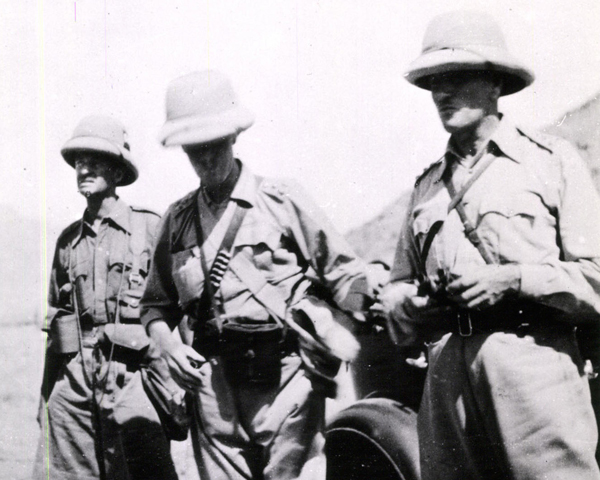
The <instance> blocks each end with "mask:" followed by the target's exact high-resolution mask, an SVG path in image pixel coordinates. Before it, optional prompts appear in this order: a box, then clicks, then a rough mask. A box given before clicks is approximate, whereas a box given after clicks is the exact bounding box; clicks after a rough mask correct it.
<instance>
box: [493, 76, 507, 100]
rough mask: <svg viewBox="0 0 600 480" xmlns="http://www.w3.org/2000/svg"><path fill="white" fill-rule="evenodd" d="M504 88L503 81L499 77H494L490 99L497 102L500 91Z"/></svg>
mask: <svg viewBox="0 0 600 480" xmlns="http://www.w3.org/2000/svg"><path fill="white" fill-rule="evenodd" d="M503 88H504V79H503V78H502V77H501V76H500V75H497V76H494V87H493V88H492V99H493V100H495V101H498V99H499V98H500V96H501V95H502V89H503Z"/></svg>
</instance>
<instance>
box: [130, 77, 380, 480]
mask: <svg viewBox="0 0 600 480" xmlns="http://www.w3.org/2000/svg"><path fill="white" fill-rule="evenodd" d="M252 123H253V117H252V115H251V114H250V113H249V112H248V111H247V110H246V109H245V108H243V107H242V106H241V105H240V104H239V102H238V99H237V97H236V95H235V94H234V92H233V90H232V88H231V85H230V83H229V80H228V79H227V78H225V77H224V76H223V75H222V74H220V73H218V72H216V71H203V72H197V73H191V74H189V75H186V76H183V77H181V78H178V79H176V80H174V81H173V82H172V83H171V84H170V85H169V89H168V92H167V122H166V123H165V125H164V127H163V130H162V132H161V139H162V143H163V144H164V145H166V146H181V147H182V148H183V150H184V152H185V153H186V155H187V156H188V158H189V160H190V162H191V164H192V167H193V168H194V170H195V172H196V174H197V175H198V177H199V178H200V188H199V189H198V190H195V191H193V192H191V193H190V194H188V195H187V196H185V197H184V198H182V199H181V200H179V201H177V202H175V203H174V204H173V205H171V207H170V208H169V210H168V211H167V213H166V214H165V217H164V218H163V220H162V224H161V225H162V228H161V230H160V233H159V236H158V240H157V245H156V251H155V255H154V258H153V262H152V268H151V271H150V276H149V279H148V285H147V288H146V291H145V293H144V297H143V299H142V308H143V310H142V322H143V323H144V324H145V325H146V326H147V329H148V332H149V334H150V336H151V337H152V338H153V339H154V340H155V341H156V342H157V344H158V345H159V346H160V347H161V349H162V354H163V357H164V358H165V360H166V361H167V363H168V365H169V367H170V369H171V373H172V376H173V378H174V380H175V381H176V382H177V383H179V385H180V386H181V387H183V388H185V389H186V390H187V391H188V392H190V394H191V395H192V397H193V402H192V408H193V414H194V425H193V427H192V440H193V446H194V455H195V465H196V466H197V469H198V473H199V476H200V478H202V479H204V480H209V479H210V480H215V479H219V480H221V479H223V480H224V479H229V480H231V479H240V480H241V479H248V480H249V479H257V480H258V479H261V480H263V479H265V480H268V479H270V480H275V479H277V480H286V479H288V480H291V479H306V480H307V479H324V478H325V462H324V456H323V443H324V438H323V428H324V407H325V395H327V394H328V393H329V394H330V393H331V392H327V390H329V388H330V387H331V380H330V377H331V376H332V375H334V374H335V372H336V366H339V362H338V363H337V364H336V360H338V361H339V359H340V358H343V359H346V360H349V359H350V358H351V357H352V355H353V354H355V353H356V351H355V347H356V341H355V340H354V339H353V337H352V336H349V334H348V332H347V331H346V330H343V329H340V327H339V324H338V323H336V321H335V320H334V318H333V317H337V316H338V314H339V311H338V310H336V309H334V308H331V307H330V306H329V304H328V303H326V302H324V301H323V300H321V299H319V298H318V297H317V296H316V295H315V294H314V291H315V290H318V289H323V290H325V291H327V293H328V294H329V300H330V301H331V302H334V303H335V304H336V306H337V307H339V308H341V309H344V310H347V311H360V310H362V308H363V303H364V302H365V299H366V296H367V294H368V292H367V284H366V277H365V265H364V263H363V262H362V261H360V260H359V259H358V258H357V257H356V256H355V255H354V253H353V252H352V251H351V249H350V247H349V246H348V245H347V244H346V242H345V241H344V239H343V238H342V237H341V236H340V235H338V234H337V233H336V232H335V231H334V229H333V228H332V227H331V225H330V224H329V222H328V221H327V220H326V219H325V218H324V216H323V215H322V213H321V212H320V210H319V209H318V208H317V207H316V205H314V204H313V203H312V202H311V201H310V200H309V198H308V197H307V196H306V194H305V193H304V192H303V191H302V190H300V189H299V188H298V187H297V186H296V185H295V184H294V183H293V182H284V181H279V180H268V179H262V178H260V177H257V176H255V175H254V174H253V173H252V172H251V171H250V170H249V168H248V167H247V166H246V165H245V164H243V163H241V162H240V161H239V160H237V159H236V158H235V157H234V154H233V144H234V143H235V141H236V138H237V135H238V134H239V133H240V132H242V131H244V130H246V129H247V128H248V127H250V126H251V125H252ZM310 278H312V280H313V281H314V284H313V281H311V279H310ZM207 279H208V280H207ZM184 315H186V316H185V317H184ZM176 326H179V327H180V329H183V330H184V331H186V330H187V331H188V332H189V331H190V330H191V333H192V336H193V338H189V340H188V343H189V345H193V348H192V347H191V346H189V345H182V344H181V343H177V342H175V341H174V340H173V338H172V336H171V330H172V329H174V328H175V327H176ZM188 327H189V328H188ZM309 333H311V334H312V335H309ZM299 344H300V345H301V346H300V347H299ZM332 354H336V355H337V358H336V356H335V355H332Z"/></svg>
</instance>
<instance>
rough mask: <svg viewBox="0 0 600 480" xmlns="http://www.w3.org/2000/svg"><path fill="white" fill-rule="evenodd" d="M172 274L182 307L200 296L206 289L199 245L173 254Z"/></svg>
mask: <svg viewBox="0 0 600 480" xmlns="http://www.w3.org/2000/svg"><path fill="white" fill-rule="evenodd" d="M172 275H173V282H174V283H175V288H177V294H178V295H179V304H180V305H181V306H182V307H184V308H185V307H186V306H187V305H189V303H190V302H192V301H194V300H198V299H199V298H200V296H201V295H202V291H203V290H204V273H203V272H202V264H201V263H200V249H199V248H198V247H197V246H195V247H193V248H188V249H186V250H182V251H180V252H177V253H173V254H172Z"/></svg>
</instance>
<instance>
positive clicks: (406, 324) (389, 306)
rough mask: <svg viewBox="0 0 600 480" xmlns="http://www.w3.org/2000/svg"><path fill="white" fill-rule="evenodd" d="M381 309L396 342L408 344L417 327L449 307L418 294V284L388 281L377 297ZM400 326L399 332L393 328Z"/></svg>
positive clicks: (434, 318) (418, 333) (416, 335)
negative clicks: (390, 282)
mask: <svg viewBox="0 0 600 480" xmlns="http://www.w3.org/2000/svg"><path fill="white" fill-rule="evenodd" d="M378 300H379V304H378V305H377V307H378V309H379V311H380V312H382V313H383V314H384V315H385V316H386V317H387V318H388V322H389V321H391V322H390V323H391V324H390V323H388V331H389V333H390V336H391V337H392V339H393V341H394V342H395V343H397V344H400V345H403V344H406V345H408V344H410V342H411V341H413V340H415V339H416V338H418V337H419V336H420V331H421V330H422V329H426V328H427V327H428V325H429V324H431V323H432V322H435V321H439V320H440V319H441V318H443V317H444V316H445V315H447V314H448V312H449V311H450V310H451V307H450V306H447V305H440V304H439V303H438V302H437V301H436V300H434V299H432V298H430V297H421V296H419V295H418V288H417V286H416V285H414V284H410V283H401V282H400V283H393V284H389V285H387V286H386V287H385V288H384V290H383V292H382V293H381V294H380V295H379V297H378ZM397 329H399V332H397V331H396V330H397Z"/></svg>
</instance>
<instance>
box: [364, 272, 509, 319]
mask: <svg viewBox="0 0 600 480" xmlns="http://www.w3.org/2000/svg"><path fill="white" fill-rule="evenodd" d="M520 288H521V271H520V269H519V266H518V265H514V264H510V265H483V266H480V267H476V268H473V269H470V270H469V271H468V272H465V273H464V274H461V275H451V276H450V278H449V283H448V284H447V285H446V294H447V296H446V299H447V302H444V303H440V302H439V301H438V300H436V299H433V298H431V297H429V296H421V295H419V293H418V286H417V285H415V284H412V283H403V282H396V283H390V284H388V285H387V286H386V287H385V288H384V289H383V291H382V292H381V293H380V294H379V296H378V300H379V304H378V305H376V306H375V311H377V312H378V313H384V314H385V315H386V316H388V317H391V318H392V319H394V320H396V321H398V322H401V323H404V324H408V325H407V326H410V325H411V324H412V325H413V326H415V327H416V326H419V325H424V324H427V323H430V322H432V321H434V320H439V319H440V318H443V317H444V315H445V314H447V313H449V312H450V311H451V310H453V309H455V308H456V307H458V308H464V309H470V310H485V309H486V308H489V307H492V306H494V305H497V304H498V303H499V302H501V301H502V300H504V299H505V298H507V297H511V296H515V295H517V294H518V293H519V291H520Z"/></svg>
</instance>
